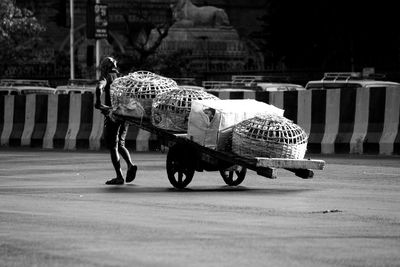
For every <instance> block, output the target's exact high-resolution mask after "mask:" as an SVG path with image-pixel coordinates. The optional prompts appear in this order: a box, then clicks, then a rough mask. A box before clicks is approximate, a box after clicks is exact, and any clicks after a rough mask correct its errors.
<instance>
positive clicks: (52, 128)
mask: <svg viewBox="0 0 400 267" xmlns="http://www.w3.org/2000/svg"><path fill="white" fill-rule="evenodd" d="M57 115H58V95H49V96H48V104H47V125H46V132H45V133H44V137H43V148H44V149H53V148H54V146H53V139H54V134H55V133H56V130H57Z"/></svg>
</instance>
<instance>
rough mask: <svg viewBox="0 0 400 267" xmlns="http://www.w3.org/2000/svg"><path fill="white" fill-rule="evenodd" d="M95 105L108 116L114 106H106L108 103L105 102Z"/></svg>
mask: <svg viewBox="0 0 400 267" xmlns="http://www.w3.org/2000/svg"><path fill="white" fill-rule="evenodd" d="M94 107H95V108H96V109H99V110H100V112H101V113H102V114H103V115H104V116H108V115H109V114H110V112H111V110H112V107H110V106H106V105H104V104H99V103H96V104H95V105H94Z"/></svg>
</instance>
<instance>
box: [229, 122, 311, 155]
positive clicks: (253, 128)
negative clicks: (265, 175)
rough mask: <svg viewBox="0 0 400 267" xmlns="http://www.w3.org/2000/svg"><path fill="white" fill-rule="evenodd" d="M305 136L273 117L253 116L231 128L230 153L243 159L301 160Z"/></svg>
mask: <svg viewBox="0 0 400 267" xmlns="http://www.w3.org/2000/svg"><path fill="white" fill-rule="evenodd" d="M307 141H308V135H307V133H306V132H305V131H304V130H303V129H302V128H301V127H300V126H298V125H297V124H295V123H293V122H292V121H291V120H288V119H286V118H285V117H282V116H277V115H266V116H262V117H261V116H257V117H254V118H251V119H248V120H245V121H242V122H241V123H239V124H237V125H235V127H234V129H233V134H232V151H233V152H235V153H236V154H238V155H241V156H244V157H269V158H289V159H303V158H304V154H305V153H306V150H307Z"/></svg>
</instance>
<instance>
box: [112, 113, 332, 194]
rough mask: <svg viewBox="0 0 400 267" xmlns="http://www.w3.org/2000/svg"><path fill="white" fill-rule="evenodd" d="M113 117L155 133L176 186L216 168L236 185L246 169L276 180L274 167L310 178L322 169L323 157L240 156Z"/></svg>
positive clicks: (139, 121) (143, 121) (182, 135)
mask: <svg viewBox="0 0 400 267" xmlns="http://www.w3.org/2000/svg"><path fill="white" fill-rule="evenodd" d="M116 118H117V119H121V120H125V121H127V122H128V123H129V124H131V125H134V126H136V127H139V128H140V129H143V130H146V131H148V132H151V133H153V134H156V135H157V136H158V139H159V140H160V142H161V145H163V146H164V147H168V148H169V149H168V154H167V162H166V163H167V164H166V167H167V175H168V180H169V181H170V183H171V184H172V185H173V186H174V187H175V188H179V189H183V188H185V187H186V186H188V185H189V183H190V182H191V181H192V179H193V176H194V173H195V171H199V172H202V171H219V173H220V175H221V176H222V178H223V180H224V182H225V183H226V184H227V185H230V186H237V185H239V184H240V183H242V182H243V180H244V178H245V176H246V172H247V169H250V170H253V171H255V172H256V173H257V174H258V175H261V176H264V177H267V178H271V179H276V178H277V174H276V170H277V169H279V168H282V169H286V170H288V171H290V172H293V173H294V174H295V175H296V176H298V177H300V178H303V179H310V178H312V177H313V176H314V172H313V171H312V169H317V170H322V169H323V168H324V167H325V161H323V160H312V159H284V158H264V157H254V158H247V157H242V156H239V155H237V154H234V153H232V152H225V151H217V150H215V149H212V148H208V147H205V146H202V145H200V144H198V143H196V142H194V141H192V140H190V139H189V138H188V137H187V134H186V133H178V132H172V131H167V130H164V129H161V128H157V127H155V126H153V125H152V123H151V122H150V120H148V119H135V118H131V117H124V116H120V115H116Z"/></svg>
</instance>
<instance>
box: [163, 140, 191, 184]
mask: <svg viewBox="0 0 400 267" xmlns="http://www.w3.org/2000/svg"><path fill="white" fill-rule="evenodd" d="M190 160H191V157H190V152H189V150H188V149H187V147H186V148H185V147H183V146H180V145H174V146H173V147H171V148H170V149H169V151H168V154H167V174H168V180H169V182H170V183H171V184H172V185H173V186H174V187H175V188H179V189H183V188H185V187H186V186H187V185H189V184H190V182H191V181H192V179H193V175H194V171H195V170H194V167H193V163H192V162H191V161H190Z"/></svg>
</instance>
